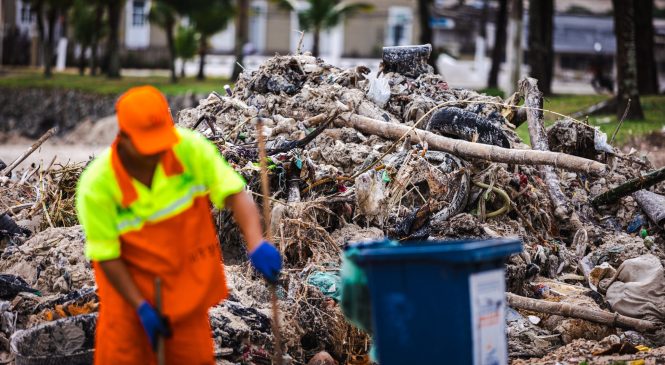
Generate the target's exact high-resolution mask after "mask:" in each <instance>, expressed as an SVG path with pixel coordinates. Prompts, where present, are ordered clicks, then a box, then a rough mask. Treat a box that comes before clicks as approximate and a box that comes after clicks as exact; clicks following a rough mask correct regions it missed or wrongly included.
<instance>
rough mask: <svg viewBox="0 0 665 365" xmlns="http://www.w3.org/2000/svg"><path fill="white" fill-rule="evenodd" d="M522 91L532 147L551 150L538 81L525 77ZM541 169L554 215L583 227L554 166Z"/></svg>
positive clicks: (575, 227)
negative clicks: (562, 187) (564, 191)
mask: <svg viewBox="0 0 665 365" xmlns="http://www.w3.org/2000/svg"><path fill="white" fill-rule="evenodd" d="M520 92H521V93H522V95H524V105H525V106H526V107H527V112H526V117H527V123H528V126H529V137H530V138H531V147H532V148H533V149H536V150H539V151H549V150H550V147H549V143H548V141H547V134H546V133H545V125H544V123H543V110H542V109H543V93H541V92H540V90H538V81H537V80H536V79H534V78H531V77H526V78H524V79H523V80H522V81H521V82H520ZM539 170H540V175H541V176H542V178H543V181H545V185H547V191H548V193H549V196H550V201H552V206H553V207H554V216H555V217H556V218H557V219H558V220H559V221H564V222H570V223H571V224H572V226H573V227H574V231H575V232H576V231H578V230H579V229H581V228H582V223H581V222H580V220H579V218H578V217H577V215H576V214H575V213H574V209H572V207H571V206H570V204H569V202H568V199H566V196H565V195H564V194H563V191H561V181H559V176H558V175H557V174H556V171H555V170H554V167H552V166H540V167H539Z"/></svg>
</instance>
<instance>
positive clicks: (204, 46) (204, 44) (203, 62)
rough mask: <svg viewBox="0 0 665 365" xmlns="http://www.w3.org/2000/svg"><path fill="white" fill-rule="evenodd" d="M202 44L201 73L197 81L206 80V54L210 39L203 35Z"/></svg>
mask: <svg viewBox="0 0 665 365" xmlns="http://www.w3.org/2000/svg"><path fill="white" fill-rule="evenodd" d="M200 42H201V43H199V73H198V75H196V79H197V80H205V78H206V76H205V73H204V72H203V71H204V70H203V69H204V68H205V65H206V52H207V51H208V50H207V47H208V37H206V36H204V35H203V34H201V40H200Z"/></svg>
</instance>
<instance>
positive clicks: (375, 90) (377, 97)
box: [367, 77, 390, 108]
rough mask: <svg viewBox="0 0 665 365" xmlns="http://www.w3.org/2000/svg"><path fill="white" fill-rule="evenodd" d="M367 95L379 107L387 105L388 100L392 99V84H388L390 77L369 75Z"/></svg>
mask: <svg viewBox="0 0 665 365" xmlns="http://www.w3.org/2000/svg"><path fill="white" fill-rule="evenodd" d="M367 97H368V98H369V100H371V101H373V102H374V104H376V105H378V106H379V107H381V108H383V107H385V106H386V104H387V103H388V100H390V84H388V79H385V78H378V77H369V91H367Z"/></svg>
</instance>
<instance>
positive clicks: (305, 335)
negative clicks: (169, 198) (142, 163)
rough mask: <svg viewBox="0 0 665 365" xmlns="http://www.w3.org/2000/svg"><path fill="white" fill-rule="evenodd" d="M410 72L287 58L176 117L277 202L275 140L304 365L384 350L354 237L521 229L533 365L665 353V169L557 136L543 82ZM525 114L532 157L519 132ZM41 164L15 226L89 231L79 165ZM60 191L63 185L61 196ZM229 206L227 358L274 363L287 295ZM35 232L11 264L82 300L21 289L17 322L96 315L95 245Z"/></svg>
mask: <svg viewBox="0 0 665 365" xmlns="http://www.w3.org/2000/svg"><path fill="white" fill-rule="evenodd" d="M397 56H399V55H397ZM406 61H409V62H414V61H413V59H409V60H406ZM406 61H405V60H404V59H402V60H400V58H399V57H396V58H393V59H391V60H387V61H386V62H384V67H383V69H382V70H381V72H380V73H379V75H374V74H372V73H370V72H369V70H368V69H367V68H364V67H356V68H352V69H347V70H342V69H339V68H337V67H334V66H332V65H329V64H326V63H325V62H323V61H322V60H321V59H317V58H315V57H312V56H310V55H307V54H304V55H292V56H276V57H273V58H271V59H269V60H267V61H266V62H265V63H264V64H263V65H261V67H260V68H259V69H258V70H257V71H253V72H245V73H244V74H242V75H241V78H240V80H239V81H238V83H237V84H236V87H235V90H233V92H232V93H229V94H228V95H220V94H218V93H216V92H213V93H211V94H210V96H209V97H208V98H207V99H204V100H201V102H200V104H199V106H198V107H196V108H193V109H186V110H182V111H181V112H179V114H178V116H177V123H178V124H179V125H180V126H183V127H187V128H191V129H195V130H198V131H199V132H201V133H203V134H204V135H206V136H207V137H208V138H209V139H210V140H212V141H213V142H214V143H215V144H216V145H217V146H218V148H219V150H220V151H221V153H222V154H223V155H224V156H225V157H226V159H227V160H228V161H229V162H230V163H231V165H232V166H234V168H235V169H236V170H237V171H238V172H240V173H241V174H242V175H243V176H244V177H245V179H246V180H247V182H248V186H249V189H250V191H251V192H252V193H253V194H254V195H255V196H256V199H257V201H258V202H259V203H263V202H262V199H261V195H260V192H261V189H260V168H259V167H258V163H257V161H258V160H259V158H258V155H259V154H258V149H257V139H258V138H257V136H258V133H259V131H261V133H263V135H264V136H265V137H266V138H267V140H268V142H267V154H268V156H269V157H268V161H267V163H268V167H269V179H270V188H271V189H270V190H271V191H272V196H271V198H270V204H271V205H272V207H273V208H272V217H271V222H272V224H271V227H270V229H271V232H272V235H273V237H275V244H276V246H277V247H278V248H279V249H280V250H281V252H282V253H283V256H284V260H285V272H284V275H283V276H282V278H281V280H280V283H279V286H278V296H279V302H280V308H281V310H282V317H283V318H282V324H283V325H282V327H283V331H284V333H283V334H282V337H283V341H284V347H285V353H286V354H288V356H289V357H290V358H291V360H292V363H293V364H306V363H307V362H308V361H310V359H312V358H313V356H314V355H315V354H317V353H319V352H320V351H326V352H328V353H329V354H330V355H331V356H332V357H333V358H334V359H336V360H337V361H339V362H340V363H345V364H364V363H368V360H367V356H366V354H367V351H368V348H369V346H370V339H369V337H368V336H367V335H366V334H364V333H362V332H361V331H359V330H357V329H356V328H354V327H353V326H351V325H350V324H349V323H348V322H347V321H346V320H345V319H344V316H343V315H342V313H341V310H340V308H339V305H338V303H337V300H338V299H339V297H338V290H337V282H336V281H335V278H336V277H337V275H338V271H339V266H340V256H341V254H342V248H343V245H344V244H345V243H347V242H351V241H359V240H369V239H378V238H383V237H390V238H392V239H396V240H428V239H451V238H462V237H464V238H488V237H501V236H519V237H520V238H521V239H522V240H523V242H524V249H525V250H524V252H523V253H522V254H520V255H515V256H513V257H511V259H510V260H509V263H508V265H507V284H508V285H507V288H508V290H509V292H510V293H511V294H509V295H508V299H509V304H510V305H511V307H512V308H513V309H516V310H511V311H510V313H509V316H508V323H507V325H508V335H509V350H510V356H511V358H512V359H514V362H515V363H539V361H541V362H542V363H547V362H548V361H550V360H549V359H553V358H554V357H556V361H559V362H562V363H575V364H577V363H579V362H580V361H583V360H584V361H588V362H590V363H591V362H593V361H595V360H594V359H595V357H596V356H601V355H598V354H601V353H602V355H603V356H605V357H606V356H607V355H610V354H611V351H613V350H611V349H614V348H617V349H618V350H616V353H620V352H621V351H622V350H621V349H622V348H629V347H630V348H633V349H637V352H638V353H637V354H633V355H631V356H633V357H634V358H636V359H637V358H649V357H652V358H654V357H658V356H662V354H663V353H665V351H663V350H662V349H654V350H651V351H648V352H645V351H646V349H648V348H656V347H658V346H663V345H665V336H663V330H662V328H663V322H664V321H665V301H664V300H663V297H662V295H657V293H662V292H663V287H662V285H663V284H662V279H663V276H664V275H665V274H663V267H662V264H663V262H664V260H665V251H664V248H665V237H664V236H663V233H662V232H663V229H664V228H665V227H664V223H665V198H663V196H662V194H663V193H665V184H662V183H660V182H661V181H663V179H665V176H663V175H665V173H663V172H662V170H657V171H656V172H652V173H650V174H648V173H649V172H650V171H652V170H653V166H652V165H651V164H650V162H649V161H648V160H645V159H643V158H641V156H639V155H638V154H637V153H636V152H633V153H629V154H624V153H622V152H620V151H618V150H616V149H614V148H613V147H612V146H610V145H609V144H608V143H607V137H606V136H605V135H604V134H602V133H601V132H599V131H597V130H595V129H594V128H592V127H590V126H588V125H586V124H584V123H581V122H579V121H576V120H573V119H571V118H565V119H562V120H560V121H559V122H557V124H555V125H554V126H553V127H551V128H550V129H549V130H548V131H547V132H546V130H545V128H544V126H543V118H542V115H543V111H542V95H541V94H540V93H539V92H538V90H537V87H536V83H535V80H533V79H525V80H524V81H523V82H522V83H521V88H520V92H519V93H517V94H515V95H513V96H511V97H510V98H508V99H507V100H505V101H504V100H502V99H501V98H498V97H490V96H487V95H483V94H479V93H476V92H474V91H470V90H462V89H454V88H450V87H449V85H448V84H447V83H446V82H445V80H444V78H443V77H441V76H439V75H435V74H432V73H431V72H429V68H428V67H426V66H424V65H423V64H417V65H416V66H417V67H416V66H413V65H411V66H413V67H411V66H410V67H406V66H404V62H406ZM400 62H401V63H400ZM398 71H399V72H398ZM400 72H401V73H400ZM522 100H524V104H522ZM525 122H527V123H528V128H529V132H530V136H531V144H532V147H529V146H528V145H526V144H524V142H523V141H522V140H521V139H520V138H519V137H518V135H517V133H516V132H515V129H516V128H517V127H518V126H519V125H520V124H522V123H525ZM27 171H28V172H26V173H24V175H22V176H19V175H14V176H13V177H12V178H11V179H9V180H7V179H5V181H4V182H3V183H2V186H0V189H3V195H2V198H0V201H1V202H2V204H4V206H5V207H9V209H6V210H7V212H6V216H7V217H8V218H9V219H11V220H13V221H16V222H17V223H19V225H26V224H27V222H29V221H31V219H32V220H36V221H38V222H37V223H36V224H35V223H34V222H33V225H32V226H31V227H32V229H30V230H31V231H32V232H33V233H37V232H39V231H41V230H42V229H44V228H46V227H48V226H52V227H64V226H70V225H73V224H75V223H76V222H75V217H74V216H70V215H68V213H65V212H67V209H70V207H71V202H70V199H71V197H72V195H71V190H68V189H70V188H71V187H72V186H73V185H71V182H73V181H75V177H76V176H77V173H79V172H80V169H79V170H77V171H76V173H74V170H73V169H72V168H71V167H69V170H67V167H63V168H62V169H60V170H57V169H56V170H54V171H53V172H50V171H51V170H50V169H45V171H46V172H45V173H41V172H40V174H39V175H37V174H36V172H32V173H30V172H29V171H30V170H27ZM40 171H42V170H40ZM55 171H59V173H60V175H53V174H55V173H56V172H55ZM48 176H60V177H59V178H57V177H52V178H48ZM49 179H50V180H49ZM72 179H73V180H72ZM48 186H54V187H58V189H60V190H56V191H62V193H61V194H55V195H54V194H49V193H48V191H49V189H47V188H44V187H48ZM644 189H648V190H644ZM4 191H8V192H11V193H10V195H5V194H4ZM5 196H7V198H5ZM58 204H60V205H59V208H51V207H58ZM17 206H21V207H24V208H22V209H23V210H22V211H18V212H17V208H16V207H17ZM51 209H53V210H51ZM62 209H64V211H65V212H62V213H61V212H60V211H61V210H62ZM214 214H215V216H216V222H217V224H218V227H219V232H220V238H221V241H222V248H223V250H224V256H225V262H226V264H227V265H226V271H227V278H228V281H229V287H230V289H231V296H230V298H229V299H228V300H227V301H225V302H223V303H222V304H220V305H218V306H216V307H214V308H213V309H211V311H210V320H211V325H212V328H213V336H214V339H215V345H216V348H215V353H216V355H217V357H218V359H219V361H220V362H221V363H228V364H231V363H243V364H265V363H270V357H271V354H272V353H273V348H272V346H273V345H272V333H271V328H270V300H269V299H270V293H269V291H268V289H267V288H266V286H265V284H264V283H263V282H262V281H261V280H260V279H259V277H258V275H257V274H256V273H255V272H253V271H252V270H251V269H250V268H249V265H248V264H247V262H246V261H247V260H246V255H245V253H244V252H245V251H244V248H243V243H242V240H241V235H240V233H239V231H238V229H237V227H236V226H235V225H234V223H233V222H232V219H231V217H230V213H229V212H224V211H221V212H215V213H214ZM69 218H71V220H70V219H69ZM19 228H20V227H19ZM20 230H21V232H13V231H12V232H8V233H7V234H5V235H4V236H5V237H11V238H10V239H9V240H7V239H5V241H8V242H7V243H6V246H3V248H4V253H3V258H4V257H6V259H4V261H3V262H2V264H1V265H0V271H2V272H3V273H8V274H13V275H17V276H18V277H21V278H23V279H24V281H25V282H26V283H27V284H28V286H29V287H31V288H33V289H36V290H40V291H42V293H41V294H42V295H44V294H52V295H55V296H60V297H58V298H64V297H65V296H67V295H71V293H79V294H76V295H73V296H72V298H69V299H66V300H65V299H59V300H58V301H57V302H53V301H52V300H51V301H50V302H49V301H47V300H45V299H44V298H39V297H37V295H36V294H34V293H21V294H18V296H16V298H19V299H14V300H13V301H12V302H11V303H9V305H8V307H7V308H8V309H7V310H6V311H5V313H17V314H16V315H18V316H19V317H22V318H26V319H24V320H23V322H20V321H19V325H18V327H21V326H23V327H25V326H31V325H34V324H37V323H40V322H43V321H45V320H49V319H54V318H61V317H62V316H61V315H60V314H62V313H61V312H64V309H63V308H65V307H63V304H65V303H67V305H69V307H72V308H75V310H74V312H76V311H77V310H83V309H81V308H86V309H85V310H88V309H89V310H93V311H94V308H95V307H94V303H95V299H96V298H94V295H92V296H91V295H90V293H91V291H89V285H92V283H93V282H92V276H91V272H90V268H89V266H86V265H87V264H86V263H85V262H84V260H83V259H82V258H81V257H80V252H79V253H71V254H68V253H67V252H70V251H68V250H73V249H78V248H80V247H81V242H82V240H83V238H82V237H81V235H80V228H79V227H72V228H68V229H67V230H66V232H64V231H60V230H59V228H47V229H46V230H45V231H43V232H42V233H39V234H38V235H36V236H32V238H31V239H29V240H28V241H27V242H24V239H21V238H20V236H21V235H22V234H25V231H23V228H21V229H20ZM17 237H19V238H17ZM55 237H58V239H59V241H57V242H60V244H57V242H56V241H54V238H55ZM37 241H39V242H37ZM81 252H82V250H81ZM46 257H48V260H49V261H44V260H47V259H46ZM5 261H6V262H5ZM86 290H88V291H86ZM81 291H84V292H83V293H81ZM92 293H93V294H94V290H93V291H92ZM28 303H29V304H28ZM43 303H49V305H48V308H47V307H44V304H43ZM69 307H67V308H69ZM0 308H4V307H1V306H0ZM58 308H59V310H58ZM38 309H39V310H38ZM49 310H50V311H49ZM54 313H55V314H58V313H60V314H58V315H55V316H54ZM3 318H4V317H3ZM28 318H30V320H28ZM3 323H4V322H3ZM1 329H2V331H3V332H4V331H5V328H4V327H2V328H1ZM14 329H15V328H14ZM654 331H655V333H654ZM5 335H7V336H8V335H11V333H7V332H5ZM580 341H590V342H589V343H592V345H586V347H584V349H586V348H588V349H589V350H588V351H586V350H584V351H583V350H582V347H581V346H577V347H575V346H576V344H578V343H580ZM598 341H600V342H598ZM585 343H586V342H585ZM2 344H3V341H0V346H2ZM564 345H565V346H564ZM562 346H564V347H562ZM571 346H573V347H571ZM596 347H598V348H600V347H603V348H602V349H601V350H598V349H597V348H596ZM557 348H561V349H562V350H561V351H559V352H554V350H555V349H557ZM569 348H572V349H576V348H577V349H579V351H568V352H566V351H564V350H563V349H569ZM4 349H6V347H5V348H4ZM608 349H609V350H608ZM0 350H1V349H0ZM606 350H607V351H610V352H607V351H606ZM599 351H600V352H599ZM623 351H633V350H623ZM640 351H641V352H640ZM543 356H547V357H546V358H544V359H543V360H539V358H541V357H543ZM621 356H624V355H623V354H622V355H621ZM640 356H641V357H640ZM605 357H604V358H605ZM529 359H531V360H529ZM599 361H600V360H599ZM602 361H605V360H602Z"/></svg>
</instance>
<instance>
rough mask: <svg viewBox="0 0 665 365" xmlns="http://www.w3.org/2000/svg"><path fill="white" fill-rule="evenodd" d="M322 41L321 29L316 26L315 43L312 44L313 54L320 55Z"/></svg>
mask: <svg viewBox="0 0 665 365" xmlns="http://www.w3.org/2000/svg"><path fill="white" fill-rule="evenodd" d="M320 41H321V29H320V28H319V27H318V26H316V27H314V44H313V45H312V55H314V57H319V42H320Z"/></svg>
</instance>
